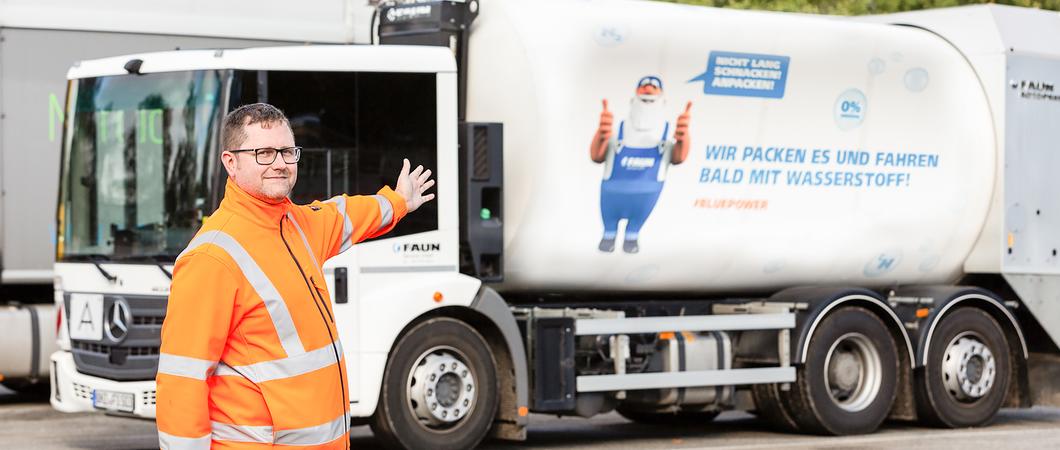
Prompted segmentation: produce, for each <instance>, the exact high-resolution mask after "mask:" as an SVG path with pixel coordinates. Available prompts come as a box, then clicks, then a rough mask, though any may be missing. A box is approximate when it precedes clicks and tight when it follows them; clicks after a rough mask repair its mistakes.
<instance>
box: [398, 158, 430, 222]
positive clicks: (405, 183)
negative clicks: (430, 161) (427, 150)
mask: <svg viewBox="0 0 1060 450" xmlns="http://www.w3.org/2000/svg"><path fill="white" fill-rule="evenodd" d="M410 167H412V164H411V163H409V160H408V158H405V162H404V163H402V165H401V173H400V174H398V179H397V183H396V187H395V188H394V192H397V193H398V194H401V196H402V197H405V205H406V206H408V210H409V212H413V211H415V210H416V209H417V208H419V207H420V205H422V204H424V203H427V202H429V201H431V200H434V194H424V192H425V191H426V190H427V189H430V188H431V186H434V180H432V179H430V178H431V171H430V169H424V168H423V166H416V170H413V171H412V172H411V173H409V168H410Z"/></svg>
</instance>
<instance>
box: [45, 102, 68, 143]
mask: <svg viewBox="0 0 1060 450" xmlns="http://www.w3.org/2000/svg"><path fill="white" fill-rule="evenodd" d="M63 118H64V116H63V105H62V103H59V96H58V95H55V93H54V92H53V93H51V94H48V140H49V141H51V142H55V136H56V132H55V131H56V130H57V129H58V128H59V127H61V126H62V125H63Z"/></svg>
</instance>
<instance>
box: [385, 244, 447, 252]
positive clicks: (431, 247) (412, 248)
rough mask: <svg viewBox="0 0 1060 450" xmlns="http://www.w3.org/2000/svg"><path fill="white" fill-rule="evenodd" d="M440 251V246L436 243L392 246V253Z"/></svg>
mask: <svg viewBox="0 0 1060 450" xmlns="http://www.w3.org/2000/svg"><path fill="white" fill-rule="evenodd" d="M440 251H442V244H439V243H437V242H423V243H416V244H411V243H405V244H394V253H430V252H440Z"/></svg>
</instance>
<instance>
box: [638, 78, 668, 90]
mask: <svg viewBox="0 0 1060 450" xmlns="http://www.w3.org/2000/svg"><path fill="white" fill-rule="evenodd" d="M649 84H650V85H652V86H655V87H657V88H659V90H660V91H661V90H663V84H662V80H660V79H659V77H657V76H655V75H648V76H646V77H644V78H641V79H640V81H637V89H640V87H641V86H645V85H649Z"/></svg>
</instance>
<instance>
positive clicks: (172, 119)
mask: <svg viewBox="0 0 1060 450" xmlns="http://www.w3.org/2000/svg"><path fill="white" fill-rule="evenodd" d="M221 85H222V72H220V71H192V72H171V73H155V74H146V75H118V76H106V77H99V78H86V79H80V80H74V81H71V83H70V92H69V99H68V108H67V109H68V111H67V120H69V122H67V136H66V139H64V148H63V167H62V175H61V186H60V189H61V190H60V203H59V211H58V214H59V226H58V230H57V231H58V239H57V241H58V242H57V251H58V259H59V260H85V259H92V260H95V259H110V260H121V259H153V260H158V261H172V260H173V259H174V257H175V256H176V255H177V254H178V253H180V251H181V250H183V249H184V247H185V246H186V245H187V243H188V241H190V240H191V238H192V236H194V234H195V232H196V231H197V230H198V229H199V226H200V225H201V224H202V219H203V216H204V215H205V214H208V213H209V212H210V210H209V209H207V208H211V206H212V205H209V204H208V203H210V199H211V198H212V197H211V195H210V194H211V192H210V190H211V189H212V186H213V185H214V183H213V178H214V177H213V173H214V170H215V167H214V166H215V164H216V160H217V157H216V155H215V152H214V151H213V149H214V148H216V142H215V141H216V140H217V138H218V132H217V131H218V127H219V124H220V120H221V108H219V107H218V106H219V102H220V101H221V100H220V98H221Z"/></svg>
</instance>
